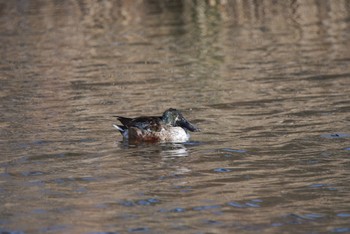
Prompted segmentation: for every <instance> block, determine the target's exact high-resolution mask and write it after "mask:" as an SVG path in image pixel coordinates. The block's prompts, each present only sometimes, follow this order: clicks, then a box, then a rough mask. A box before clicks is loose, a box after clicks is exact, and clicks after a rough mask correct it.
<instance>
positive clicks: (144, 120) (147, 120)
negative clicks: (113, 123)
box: [116, 116, 161, 131]
mask: <svg viewBox="0 0 350 234" xmlns="http://www.w3.org/2000/svg"><path fill="white" fill-rule="evenodd" d="M116 117H117V118H118V120H119V121H120V122H121V123H122V124H123V125H124V126H126V127H127V128H130V127H135V128H139V129H141V130H146V131H160V129H161V126H160V121H161V117H158V116H150V117H148V116H147V117H137V118H126V117H122V116H116Z"/></svg>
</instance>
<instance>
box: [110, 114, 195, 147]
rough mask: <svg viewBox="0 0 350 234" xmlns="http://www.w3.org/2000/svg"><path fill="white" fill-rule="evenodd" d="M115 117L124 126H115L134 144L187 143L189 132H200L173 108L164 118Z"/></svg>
mask: <svg viewBox="0 0 350 234" xmlns="http://www.w3.org/2000/svg"><path fill="white" fill-rule="evenodd" d="M115 117H117V119H118V120H119V121H120V122H121V123H122V125H115V124H113V126H114V127H115V128H116V129H118V130H119V132H120V133H121V134H122V135H123V138H124V139H128V140H129V141H132V142H140V141H141V142H143V141H146V142H185V141H188V140H189V138H190V135H189V133H188V131H191V132H199V131H200V130H199V129H198V128H197V127H196V126H194V125H193V124H191V123H190V122H188V121H187V120H186V119H185V118H184V117H183V115H182V114H181V112H180V111H178V110H176V109H173V108H170V109H168V110H166V111H165V112H164V113H163V115H162V116H142V117H137V118H126V117H122V116H115ZM187 130H188V131H187Z"/></svg>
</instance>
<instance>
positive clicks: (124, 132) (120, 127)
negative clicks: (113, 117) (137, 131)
mask: <svg viewBox="0 0 350 234" xmlns="http://www.w3.org/2000/svg"><path fill="white" fill-rule="evenodd" d="M113 127H115V128H116V129H118V131H119V132H120V133H121V134H122V135H123V137H125V138H128V129H127V128H126V127H125V126H123V125H116V124H113Z"/></svg>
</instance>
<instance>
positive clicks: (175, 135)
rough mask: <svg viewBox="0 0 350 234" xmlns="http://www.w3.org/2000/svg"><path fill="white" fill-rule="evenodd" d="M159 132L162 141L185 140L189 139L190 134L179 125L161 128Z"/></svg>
mask: <svg viewBox="0 0 350 234" xmlns="http://www.w3.org/2000/svg"><path fill="white" fill-rule="evenodd" d="M159 134H160V136H161V137H160V138H161V139H162V141H163V142H185V141H188V140H189V139H190V134H188V133H187V132H186V131H185V130H184V129H183V128H181V127H169V128H162V129H161V131H160V132H159Z"/></svg>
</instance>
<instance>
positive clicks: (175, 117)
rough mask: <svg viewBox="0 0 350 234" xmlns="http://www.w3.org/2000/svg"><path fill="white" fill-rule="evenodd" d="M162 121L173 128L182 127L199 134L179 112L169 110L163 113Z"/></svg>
mask: <svg viewBox="0 0 350 234" xmlns="http://www.w3.org/2000/svg"><path fill="white" fill-rule="evenodd" d="M162 121H163V122H164V123H165V124H167V125H171V126H173V127H182V128H185V129H187V130H189V131H191V132H199V129H198V128H197V127H196V126H194V125H193V124H191V123H190V122H188V121H187V120H186V119H185V117H183V115H182V114H181V112H180V111H178V110H176V109H173V108H170V109H168V110H166V111H165V112H164V113H163V116H162Z"/></svg>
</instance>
